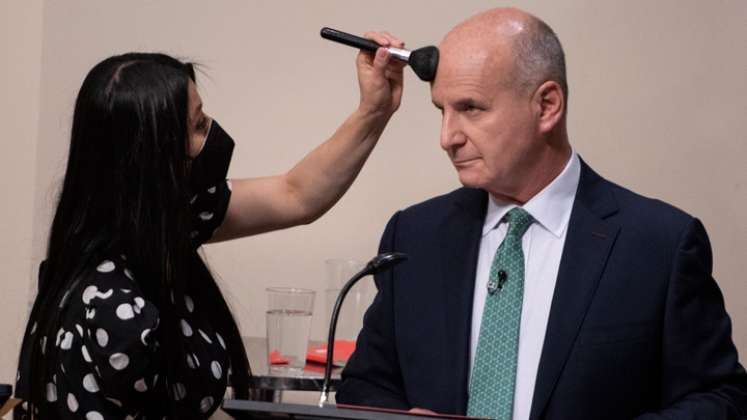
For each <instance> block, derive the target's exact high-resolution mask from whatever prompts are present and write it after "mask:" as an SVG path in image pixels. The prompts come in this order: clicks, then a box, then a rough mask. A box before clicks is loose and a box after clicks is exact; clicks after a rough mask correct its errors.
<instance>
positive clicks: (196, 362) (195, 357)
mask: <svg viewBox="0 0 747 420" xmlns="http://www.w3.org/2000/svg"><path fill="white" fill-rule="evenodd" d="M192 358H193V359H194V361H195V364H196V365H197V367H200V358H199V357H197V355H196V354H194V353H192Z"/></svg>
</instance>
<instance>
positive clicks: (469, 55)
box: [431, 48, 505, 99]
mask: <svg viewBox="0 0 747 420" xmlns="http://www.w3.org/2000/svg"><path fill="white" fill-rule="evenodd" d="M502 68H503V65H502V61H501V57H500V56H499V55H497V54H496V53H495V50H494V51H493V52H492V54H491V51H489V50H487V49H483V48H466V49H463V50H452V49H445V51H444V53H443V54H442V59H441V61H440V62H439V65H438V71H437V72H436V80H434V82H433V85H432V86H431V94H432V95H433V96H434V99H436V98H435V96H440V95H443V94H447V93H449V94H450V93H459V94H463V93H467V92H474V93H475V94H477V93H479V91H480V90H485V89H490V88H492V87H495V86H497V84H498V83H499V82H500V79H501V73H505V71H504V70H502Z"/></svg>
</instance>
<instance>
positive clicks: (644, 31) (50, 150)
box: [0, 0, 747, 382]
mask: <svg viewBox="0 0 747 420" xmlns="http://www.w3.org/2000/svg"><path fill="white" fill-rule="evenodd" d="M497 5H500V4H498V3H495V2H489V1H476V0H475V1H464V0H463V1H459V2H452V1H427V0H418V1H407V2H403V1H378V2H362V1H343V0H328V1H304V2H301V1H290V0H272V1H270V0H267V1H258V0H255V1H220V2H209V3H208V2H203V1H177V0H171V1H133V2H109V1H107V2H99V1H83V0H67V1H64V2H58V1H48V2H43V1H40V0H7V1H2V2H0V26H2V44H1V45H2V46H1V47H0V48H2V49H0V60H1V61H0V63H2V65H1V66H0V71H1V73H0V76H1V78H2V83H3V89H2V91H1V94H0V97H2V109H0V111H2V112H1V113H0V115H1V117H0V120H1V121H2V128H1V129H0V130H1V131H2V145H3V151H2V153H1V154H0V159H1V161H0V179H1V180H2V181H0V184H1V185H2V190H0V197H2V202H3V204H2V206H0V228H1V229H2V231H1V232H0V233H1V234H0V279H2V282H3V291H2V293H0V333H2V341H1V342H0V382H13V380H14V376H15V371H16V367H15V366H16V358H17V352H18V348H19V345H20V339H21V336H22V334H23V328H24V324H25V321H26V317H27V313H28V308H29V304H30V302H31V300H32V299H33V294H34V293H35V287H36V286H35V278H36V273H37V265H38V263H39V261H40V259H41V258H43V255H44V252H45V242H46V237H47V234H48V229H49V224H50V219H51V216H52V211H53V209H54V205H55V198H56V194H57V192H58V187H59V185H60V181H61V176H62V174H63V173H64V169H65V162H66V161H65V159H66V154H67V147H68V142H69V132H70V123H71V116H72V109H73V104H74V100H75V95H76V93H77V91H78V89H79V87H80V84H81V82H82V80H83V77H84V76H85V74H86V73H87V71H88V70H89V69H90V68H91V67H92V66H93V65H94V64H96V63H97V62H99V61H101V60H102V59H104V58H106V57H108V56H110V55H113V54H118V53H123V52H127V51H134V50H137V51H159V52H166V53H169V54H172V55H175V56H177V57H181V58H184V59H188V60H194V61H197V62H199V63H201V64H202V65H203V66H202V69H203V71H204V74H201V75H200V76H199V78H198V84H199V89H200V92H201V94H202V96H203V99H204V101H205V109H206V111H207V112H208V113H210V114H211V115H213V116H214V117H215V118H216V119H217V120H218V121H219V122H220V123H221V125H222V126H223V127H224V128H225V129H226V130H227V131H228V132H229V133H230V134H231V135H232V136H233V137H234V138H235V139H236V141H237V147H236V151H235V153H234V159H233V163H232V166H231V170H230V174H229V175H230V176H233V177H245V176H262V175H270V174H276V173H282V172H284V171H286V170H288V169H289V168H290V167H291V166H292V165H293V164H294V163H295V162H296V161H297V160H299V159H300V158H301V157H302V156H303V155H304V154H305V153H306V152H307V151H309V150H311V149H312V148H313V147H314V146H315V145H317V144H319V143H320V142H321V141H323V140H324V139H326V138H327V137H328V136H329V135H330V134H331V133H332V132H333V131H334V130H335V129H336V127H337V125H338V124H339V123H341V122H342V120H343V119H344V118H345V117H346V116H347V115H348V114H349V113H350V112H352V111H353V110H354V109H355V107H356V105H357V102H358V88H357V82H356V78H355V70H354V59H355V51H354V50H352V49H350V48H347V47H343V46H340V45H337V44H332V43H330V42H328V41H324V40H322V39H321V38H319V36H318V32H319V29H320V28H321V27H323V26H331V27H335V28H338V29H342V30H346V31H349V32H354V33H363V32H364V31H366V30H370V29H375V30H379V29H381V30H388V31H390V32H392V33H393V34H396V35H397V36H399V37H401V38H402V39H404V40H405V41H406V42H407V45H408V46H410V47H419V46H424V45H428V44H437V43H438V42H439V41H440V39H441V38H442V37H443V35H444V34H445V33H446V32H447V31H448V30H449V28H451V27H452V26H453V25H455V24H456V23H458V22H459V21H461V20H463V19H464V18H466V17H468V16H470V15H472V14H474V13H476V12H478V11H481V10H484V9H487V8H490V7H494V6H497ZM513 5H515V6H518V7H521V8H523V9H526V10H528V11H530V12H532V13H534V14H536V15H538V16H540V17H541V18H543V19H544V20H545V21H547V22H548V23H549V24H550V25H551V26H552V27H553V28H554V29H555V30H556V32H557V33H558V34H559V37H560V39H561V42H562V43H563V45H564V47H565V50H566V56H567V63H568V77H569V85H570V101H569V110H570V114H569V124H570V127H569V131H570V137H571V142H572V144H573V145H574V147H575V149H576V150H577V151H578V152H579V153H580V154H581V155H582V157H583V158H584V159H585V160H586V161H587V162H588V163H590V165H591V166H592V167H593V168H595V169H596V170H597V171H598V172H600V173H601V174H602V175H603V176H605V177H607V178H609V179H611V180H613V181H615V182H618V183H620V184H622V185H624V186H626V187H629V188H631V189H633V190H635V191H637V192H639V193H641V194H644V195H647V196H653V197H657V198H660V199H662V200H664V201H667V202H669V203H672V204H673V205H675V206H677V207H680V208H682V209H684V210H686V211H688V212H689V213H691V214H694V215H696V216H698V217H699V218H701V219H702V220H703V222H704V223H705V225H706V227H707V229H708V232H709V234H710V237H711V241H712V246H713V249H714V256H715V258H714V263H715V267H714V276H715V278H716V279H717V281H718V283H719V285H720V287H721V289H722V290H723V292H724V295H725V300H726V307H727V309H728V311H729V313H730V314H731V317H732V320H733V325H734V333H733V337H734V341H735V342H736V344H737V346H738V348H739V349H740V350H741V353H742V354H741V357H742V360H743V361H744V354H745V353H747V304H745V297H747V283H746V282H745V273H746V272H747V258H745V250H747V217H745V209H746V208H747V193H746V192H745V191H746V188H747V141H746V140H747V139H746V138H745V137H746V136H745V132H746V131H747V119H746V118H745V115H747V112H746V111H747V106H745V103H747V83H746V82H745V79H744V75H745V74H747V49H746V48H745V46H746V45H747V25H745V22H746V21H747V2H744V1H743V0H733V1H727V0H720V1H709V2H705V1H696V0H687V1H680V0H661V1H650V0H645V1H644V0H635V1H625V2H621V1H597V0H594V1H591V0H569V1H564V2H550V1H518V2H516V3H513ZM406 71H407V74H406V88H405V95H404V100H403V103H402V107H401V109H400V110H399V112H398V113H397V114H396V115H395V116H394V118H393V120H392V121H391V123H390V125H389V127H388V128H387V130H386V132H385V133H384V135H383V137H382V139H381V141H380V144H379V145H378V146H377V149H376V150H375V151H374V153H373V155H372V156H371V158H370V160H369V162H368V164H367V166H366V167H365V168H364V170H363V171H362V173H361V175H360V177H359V179H358V180H357V181H356V182H355V183H354V184H353V186H352V188H351V189H350V191H349V192H348V194H347V195H346V196H345V197H344V198H343V199H342V200H341V201H340V202H339V203H338V204H337V206H336V207H334V208H333V209H332V210H331V211H330V212H329V213H327V214H326V215H325V216H323V217H322V218H321V219H320V220H319V221H317V222H315V223H314V224H312V225H309V226H302V227H298V228H293V229H289V230H285V231H281V232H275V233H270V234H264V235H260V236H257V237H253V238H247V239H242V240H237V241H233V242H229V243H224V244H216V245H209V246H206V247H205V254H206V257H207V259H208V261H209V263H210V265H211V267H212V269H213V270H214V271H215V272H216V273H217V276H218V277H219V279H220V283H221V285H222V287H223V289H224V291H225V293H226V294H227V295H229V299H230V302H231V305H232V307H233V309H234V312H235V315H236V317H237V318H238V320H239V322H240V324H241V328H242V331H243V332H244V334H246V335H255V336H261V335H264V330H265V320H264V310H265V305H266V298H265V293H264V289H265V288H266V287H269V286H282V285H293V286H299V287H308V288H312V289H316V290H318V291H319V293H320V294H321V292H322V290H323V289H324V288H325V287H326V279H325V271H324V264H323V261H324V260H325V259H327V258H351V257H352V258H359V259H362V260H367V259H368V258H370V257H372V256H373V255H374V254H375V252H376V249H377V244H378V240H379V235H380V234H381V232H382V230H383V227H384V225H385V224H386V221H387V220H388V218H389V217H390V216H391V215H392V214H393V213H394V212H395V211H396V210H398V209H401V208H404V207H407V206H409V205H411V204H414V203H417V202H419V201H422V200H424V199H426V198H428V197H431V196H434V195H438V194H442V193H445V192H448V191H450V190H452V189H454V188H456V187H458V186H459V184H458V180H457V177H456V174H455V171H454V170H453V168H452V167H451V165H450V163H449V161H448V159H447V157H446V154H445V153H444V152H443V151H442V150H440V148H439V146H438V139H439V128H440V114H439V112H438V111H437V110H436V109H435V108H434V107H433V106H432V105H431V102H430V95H429V87H428V85H427V84H425V83H422V82H420V81H419V80H418V79H417V78H416V77H415V75H414V74H413V73H411V72H410V70H409V69H408V70H406ZM317 298H318V299H317V314H321V313H322V311H323V310H322V306H321V304H322V302H323V295H318V296H317ZM321 318H322V317H321V316H315V320H314V329H313V336H314V337H316V338H320V337H321V336H322V319H321Z"/></svg>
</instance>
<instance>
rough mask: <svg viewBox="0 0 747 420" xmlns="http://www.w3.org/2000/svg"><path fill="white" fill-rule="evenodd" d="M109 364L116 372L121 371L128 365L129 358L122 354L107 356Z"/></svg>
mask: <svg viewBox="0 0 747 420" xmlns="http://www.w3.org/2000/svg"><path fill="white" fill-rule="evenodd" d="M109 364H110V365H112V367H113V368H114V369H116V370H122V369H124V368H126V367H127V365H129V364H130V358H129V356H127V355H126V354H124V353H114V354H112V355H111V356H109Z"/></svg>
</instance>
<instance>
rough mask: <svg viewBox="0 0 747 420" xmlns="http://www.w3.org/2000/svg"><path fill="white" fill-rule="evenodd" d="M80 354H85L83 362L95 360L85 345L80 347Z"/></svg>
mask: <svg viewBox="0 0 747 420" xmlns="http://www.w3.org/2000/svg"><path fill="white" fill-rule="evenodd" d="M80 352H81V353H82V354H83V360H85V361H86V362H88V363H91V362H93V359H91V355H90V354H89V353H88V349H87V348H86V345H85V344H83V345H81V346H80Z"/></svg>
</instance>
